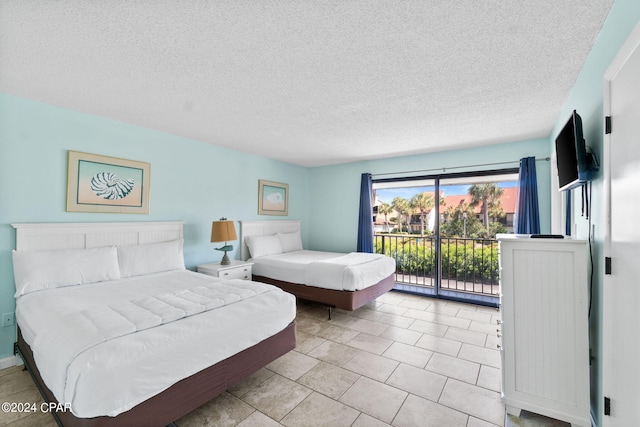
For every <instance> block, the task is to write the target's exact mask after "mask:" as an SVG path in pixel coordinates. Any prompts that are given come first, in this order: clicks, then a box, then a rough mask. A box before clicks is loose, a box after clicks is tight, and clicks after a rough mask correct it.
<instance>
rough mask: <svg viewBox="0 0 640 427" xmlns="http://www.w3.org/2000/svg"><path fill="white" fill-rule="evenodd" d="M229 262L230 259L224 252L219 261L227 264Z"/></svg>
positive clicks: (221, 263)
mask: <svg viewBox="0 0 640 427" xmlns="http://www.w3.org/2000/svg"><path fill="white" fill-rule="evenodd" d="M229 264H231V260H230V259H229V257H228V256H227V252H226V251H225V252H224V256H223V257H222V261H220V265H229Z"/></svg>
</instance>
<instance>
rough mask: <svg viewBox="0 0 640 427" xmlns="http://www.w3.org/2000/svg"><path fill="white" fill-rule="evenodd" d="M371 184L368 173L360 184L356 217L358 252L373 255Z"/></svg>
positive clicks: (363, 176) (363, 175)
mask: <svg viewBox="0 0 640 427" xmlns="http://www.w3.org/2000/svg"><path fill="white" fill-rule="evenodd" d="M372 205H373V184H372V179H371V174H370V173H363V174H362V179H361V182H360V214H359V217H358V246H357V250H358V252H368V253H373V206H372Z"/></svg>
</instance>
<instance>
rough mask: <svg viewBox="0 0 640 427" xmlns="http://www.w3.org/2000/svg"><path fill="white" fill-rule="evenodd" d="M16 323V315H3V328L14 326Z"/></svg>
mask: <svg viewBox="0 0 640 427" xmlns="http://www.w3.org/2000/svg"><path fill="white" fill-rule="evenodd" d="M15 323H16V318H15V313H2V327H3V328H4V327H7V326H13V325H14V324H15Z"/></svg>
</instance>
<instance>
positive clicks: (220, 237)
mask: <svg viewBox="0 0 640 427" xmlns="http://www.w3.org/2000/svg"><path fill="white" fill-rule="evenodd" d="M237 239H238V237H237V236H236V228H235V226H234V225H233V221H226V220H224V221H222V220H221V221H213V222H212V223H211V241H212V242H228V241H230V240H237Z"/></svg>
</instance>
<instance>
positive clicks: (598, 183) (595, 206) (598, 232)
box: [549, 0, 640, 425]
mask: <svg viewBox="0 0 640 427" xmlns="http://www.w3.org/2000/svg"><path fill="white" fill-rule="evenodd" d="M638 22H640V1H638V0H617V1H616V2H615V3H614V4H613V7H612V8H611V11H610V12H609V16H608V17H607V20H606V22H605V24H604V25H603V27H602V30H601V31H600V34H599V35H598V38H597V40H596V41H595V43H594V45H593V47H592V49H591V53H590V54H589V57H588V58H587V61H586V62H585V64H584V67H583V69H582V71H581V73H580V75H579V77H578V79H577V81H576V83H575V85H574V87H573V89H572V91H571V93H570V94H569V96H568V98H567V101H566V102H565V105H564V107H563V108H562V112H561V114H560V116H559V117H558V122H557V123H556V125H555V127H554V130H553V132H552V133H551V137H550V141H549V144H550V146H551V147H552V146H553V144H554V141H555V136H556V135H557V134H558V132H560V129H561V128H562V126H563V125H564V123H565V122H566V120H567V119H568V118H569V115H570V114H571V111H573V110H577V111H578V114H580V116H581V117H582V122H583V127H584V137H585V141H586V144H587V145H588V146H589V147H591V148H593V150H594V152H595V153H596V155H597V156H598V159H599V160H600V162H601V170H602V153H603V145H604V136H603V135H604V108H603V85H604V80H603V78H604V73H605V72H606V70H607V68H608V67H609V65H610V64H611V61H612V60H613V58H615V56H616V54H617V53H618V50H619V49H620V47H621V46H622V44H623V43H624V41H625V40H626V39H627V37H628V36H629V34H630V33H631V31H632V29H633V28H634V26H635V25H636V24H637V23H638ZM603 186H604V182H603V180H602V172H600V173H599V175H598V177H597V178H596V179H595V180H594V181H593V187H592V198H591V204H592V214H591V224H592V227H593V228H592V230H593V237H594V240H593V245H592V247H593V259H594V270H593V272H594V274H593V277H594V283H593V300H592V301H593V302H592V312H591V318H590V340H591V349H592V356H593V357H594V359H593V362H592V365H591V411H592V415H593V416H594V419H595V421H596V425H602V416H603V415H602V412H603V411H602V402H603V396H602V283H603V271H604V255H603V245H604V227H605V219H604V200H603V197H604V194H603ZM573 198H574V201H575V202H574V204H573V212H574V217H575V218H576V226H577V233H576V236H577V237H578V238H582V239H587V238H588V237H589V221H588V220H587V219H586V218H585V217H582V216H581V209H582V208H581V201H580V198H581V196H580V191H579V190H574V192H573Z"/></svg>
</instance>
